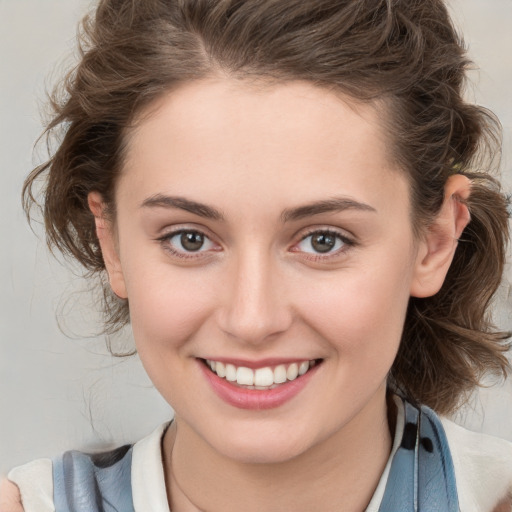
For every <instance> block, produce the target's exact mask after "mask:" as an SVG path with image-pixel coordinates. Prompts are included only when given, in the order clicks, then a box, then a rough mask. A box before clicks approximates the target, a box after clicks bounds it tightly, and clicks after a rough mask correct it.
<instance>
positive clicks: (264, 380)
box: [205, 359, 317, 390]
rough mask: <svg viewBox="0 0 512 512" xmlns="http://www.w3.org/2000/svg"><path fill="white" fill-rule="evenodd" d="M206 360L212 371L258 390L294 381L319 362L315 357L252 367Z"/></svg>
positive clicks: (233, 381) (239, 384) (238, 383)
mask: <svg viewBox="0 0 512 512" xmlns="http://www.w3.org/2000/svg"><path fill="white" fill-rule="evenodd" d="M205 361H206V364H207V365H208V367H209V368H210V369H211V371H212V372H214V373H215V374H216V375H218V376H219V377H220V378H222V379H225V380H226V381H228V382H231V383H233V384H235V385H238V386H243V387H244V388H246V389H257V390H268V389H274V388H275V387H277V386H279V385H282V384H284V383H286V382H289V381H294V380H295V379H297V377H300V376H302V375H304V374H305V373H307V372H308V370H309V369H310V368H313V367H314V366H315V365H316V363H317V361H316V360H315V359H311V360H309V361H297V362H293V363H289V364H279V365H276V366H265V367H263V368H257V369H252V368H247V367H245V366H235V365H234V364H230V363H223V362H221V361H212V360H210V359H206V360H205Z"/></svg>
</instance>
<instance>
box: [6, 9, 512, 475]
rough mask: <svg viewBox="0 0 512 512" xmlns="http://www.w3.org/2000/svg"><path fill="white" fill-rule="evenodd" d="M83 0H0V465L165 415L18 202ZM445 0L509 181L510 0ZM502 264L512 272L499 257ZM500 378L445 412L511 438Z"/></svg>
mask: <svg viewBox="0 0 512 512" xmlns="http://www.w3.org/2000/svg"><path fill="white" fill-rule="evenodd" d="M140 1H143V0H140ZM90 5H91V2H90V1H88V0H87V1H86V0H0V249H1V250H0V474H5V472H6V471H7V470H8V469H9V468H10V467H12V466H14V465H17V464H20V463H23V462H26V461H28V460H31V459H34V458H37V457H43V456H51V455H53V454H56V453H59V452H62V451H63V450H65V449H70V448H76V449H82V450H90V449H95V448H100V447H110V446H113V445H114V444H121V443H125V442H133V441H135V440H137V439H138V438H140V437H142V436H143V435H145V434H147V433H148V432H150V431H151V430H152V429H153V428H154V427H155V426H156V425H158V424H159V423H161V422H162V421H164V420H166V419H168V418H170V417H171V415H172V411H171V409H170V407H169V406H168V405H167V404H166V403H165V402H164V401H163V399H162V398H160V396H159V395H158V394H157V393H156V391H155V390H154V389H153V388H152V385H151V382H150V381H149V380H148V378H147V377H146V376H145V374H144V371H143V369H142V368H141V365H140V363H139V361H138V359H137V357H136V356H135V357H132V358H127V359H115V358H112V357H111V356H110V355H108V353H107V351H106V349H105V342H104V339H103V338H102V337H101V336H100V337H98V336H95V333H96V332H97V330H98V322H99V316H98V313H97V312H95V311H94V307H92V306H91V303H92V302H93V301H92V300H91V295H90V294H89V293H87V292H86V291H85V292H84V291H83V289H84V281H83V280H82V279H81V278H80V277H79V276H78V273H77V272H76V271H73V269H71V270H70V269H68V268H66V267H65V266H63V265H61V264H60V263H58V262H56V261H55V260H54V259H53V258H52V256H51V255H49V253H48V251H47V249H46V246H45V243H44V239H43V236H42V229H41V226H40V225H37V224H35V225H34V226H33V229H34V231H35V233H33V232H32V231H31V229H30V228H29V226H28V225H27V222H26V219H25V218H24V214H23V211H22V209H21V201H20V191H21V187H22V183H23V180H24V177H25V176H26V174H27V173H28V172H29V171H30V170H31V168H32V167H33V166H34V165H36V164H38V163H40V162H41V158H43V157H44V151H35V152H33V145H34V142H35V140H36V139H37V137H38V135H39V134H40V133H41V129H42V124H41V113H42V112H44V108H43V107H44V104H45V91H46V90H47V89H51V86H52V85H53V84H54V83H55V81H56V79H57V78H58V77H59V76H61V75H62V71H63V69H66V63H67V65H69V64H70V62H72V60H70V57H69V56H70V54H71V52H72V50H73V48H74V37H75V30H76V24H77V21H78V20H79V19H80V18H81V16H82V15H83V14H84V13H85V12H86V11H87V9H89V8H90ZM450 5H451V8H452V10H453V12H454V16H455V19H456V23H457V25H458V26H459V27H460V28H461V29H462V31H463V33H464V35H465V39H466V42H467V44H468V46H469V51H470V56H471V58H472V59H473V60H474V61H475V62H476V63H477V64H478V66H479V70H478V71H476V72H472V74H471V78H472V84H473V85H472V86H471V88H470V89H469V91H468V97H469V98H470V99H471V100H475V101H477V102H479V103H481V104H483V105H485V106H487V107H489V108H490V109H492V110H494V111H495V112H496V113H497V114H498V116H499V117H500V119H501V121H502V124H503V127H504V149H505V154H504V159H503V171H504V178H503V179H504V182H505V185H506V188H507V190H508V191H511V190H512V171H511V168H512V93H511V84H512V30H511V29H510V27H511V26H512V0H452V1H451V2H450ZM63 63H64V64H63ZM75 270H76V269H75ZM507 275H508V278H509V279H510V280H512V272H511V270H510V267H509V268H508V270H507ZM511 310H512V298H511V293H510V287H508V286H504V287H503V290H502V293H501V301H500V303H499V304H498V305H497V307H496V315H497V318H498V322H499V324H500V326H501V327H503V328H508V329H512V318H511V317H512V313H511ZM59 326H60V327H59ZM62 331H64V333H66V334H64V333H63V332H62ZM126 336H127V338H126V339H127V342H126V344H125V345H126V346H129V345H130V343H131V341H130V339H129V335H128V334H126ZM511 380H512V379H509V381H507V382H505V383H504V384H502V385H500V386H494V387H492V388H489V389H484V390H483V391H481V392H479V393H478V394H477V395H476V396H475V398H474V399H473V401H472V402H471V404H470V407H467V408H466V409H464V410H463V411H461V412H460V413H459V414H458V415H457V417H456V418H455V419H456V420H457V421H459V422H461V423H464V424H465V425H466V426H468V427H469V428H472V429H473V430H480V431H485V432H489V433H492V434H495V435H498V436H501V437H504V438H508V439H511V440H512V384H511Z"/></svg>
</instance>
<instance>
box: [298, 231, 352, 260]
mask: <svg viewBox="0 0 512 512" xmlns="http://www.w3.org/2000/svg"><path fill="white" fill-rule="evenodd" d="M351 245H354V243H353V242H352V241H351V240H349V239H348V238H346V237H345V236H343V235H342V234H341V233H338V232H336V231H329V230H319V231H313V232H312V233H310V234H309V235H307V236H305V237H304V238H303V239H302V240H301V241H300V242H299V243H298V244H297V246H296V247H297V249H298V250H299V251H301V252H304V253H308V254H325V255H330V254H333V255H334V254H336V253H338V252H339V251H342V250H343V249H344V248H346V247H345V246H351Z"/></svg>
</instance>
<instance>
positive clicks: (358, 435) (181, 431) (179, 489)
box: [163, 394, 392, 512]
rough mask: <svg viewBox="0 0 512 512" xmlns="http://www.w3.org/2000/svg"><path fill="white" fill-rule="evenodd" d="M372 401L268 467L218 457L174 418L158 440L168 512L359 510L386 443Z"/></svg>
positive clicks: (382, 416) (381, 406)
mask: <svg viewBox="0 0 512 512" xmlns="http://www.w3.org/2000/svg"><path fill="white" fill-rule="evenodd" d="M379 398H381V400H379V401H378V402H377V404H375V403H373V404H369V405H370V406H369V407H367V408H366V410H363V411H361V413H360V414H359V415H358V416H356V417H355V418H353V419H352V420H351V421H350V422H349V423H347V424H346V425H344V426H343V428H342V429H340V430H339V431H337V432H335V433H334V434H333V435H332V436H330V437H329V438H327V439H325V440H324V441H322V442H320V443H318V444H317V445H315V446H313V447H311V448H309V449H308V450H307V451H305V452H303V453H301V454H300V455H298V456H296V457H294V458H293V459H291V460H288V461H285V462H279V463H274V464H253V463H244V462H240V461H237V460H232V459H230V458H227V457H224V456H223V455H222V454H219V453H218V452H216V451H215V450H214V449H213V448H212V447H211V446H210V445H209V444H207V443H206V442H205V441H204V440H203V439H201V438H199V437H198V436H197V435H196V434H195V432H194V431H193V430H192V429H191V428H189V427H188V425H187V424H186V423H184V422H180V418H179V417H178V418H176V421H175V422H174V424H173V427H174V428H171V429H169V430H168V432H167V433H166V435H165V437H164V440H163V451H164V468H165V474H166V485H167V489H168V499H169V504H170V507H171V510H172V512H197V511H200V512H204V511H208V512H220V511H222V512H232V511H238V510H244V511H247V512H256V511H261V510H294V511H297V512H309V511H311V510H322V511H325V512H331V511H332V512H338V511H339V510H341V509H342V510H344V511H347V512H348V511H354V512H355V511H358V512H359V511H361V510H364V509H365V508H366V506H367V505H368V503H369V502H370V500H371V498H372V496H373V493H374V491H375V488H376V487H377V484H378V482H379V479H380V476H381V474H382V472H383V470H384V467H385V465H386V462H387V460H388V458H389V454H390V451H391V445H392V443H391V435H390V432H389V426H388V425H389V424H388V417H387V407H386V401H385V395H384V394H382V396H381V397H379ZM376 405H378V407H376ZM313 480H314V484H315V485H311V482H312V481H313Z"/></svg>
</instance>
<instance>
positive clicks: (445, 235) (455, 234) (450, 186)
mask: <svg viewBox="0 0 512 512" xmlns="http://www.w3.org/2000/svg"><path fill="white" fill-rule="evenodd" d="M470 191H471V182H470V181H469V179H468V178H466V176H462V175H461V174H456V175H454V176H450V178H448V181H447V182H446V185H445V189H444V200H443V205H442V206H441V210H440V211H439V214H438V215H437V217H436V218H435V219H434V221H433V222H432V224H431V225H430V226H429V227H428V229H427V232H426V234H425V235H424V238H423V239H422V240H421V241H420V242H419V244H418V253H417V258H416V262H415V270H414V276H413V281H412V284H411V296H413V297H431V296H432V295H435V294H436V293H437V292H438V291H439V290H440V289H441V286H442V285H443V282H444V280H445V277H446V274H447V273H448V269H449V268H450V265H451V263H452V260H453V256H454V255H455V250H456V249H457V244H458V239H459V237H460V235H461V234H462V231H464V228H465V227H466V226H467V225H468V223H469V221H470V219H471V217H470V214H469V210H468V207H467V206H466V201H467V199H468V198H469V195H470Z"/></svg>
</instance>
